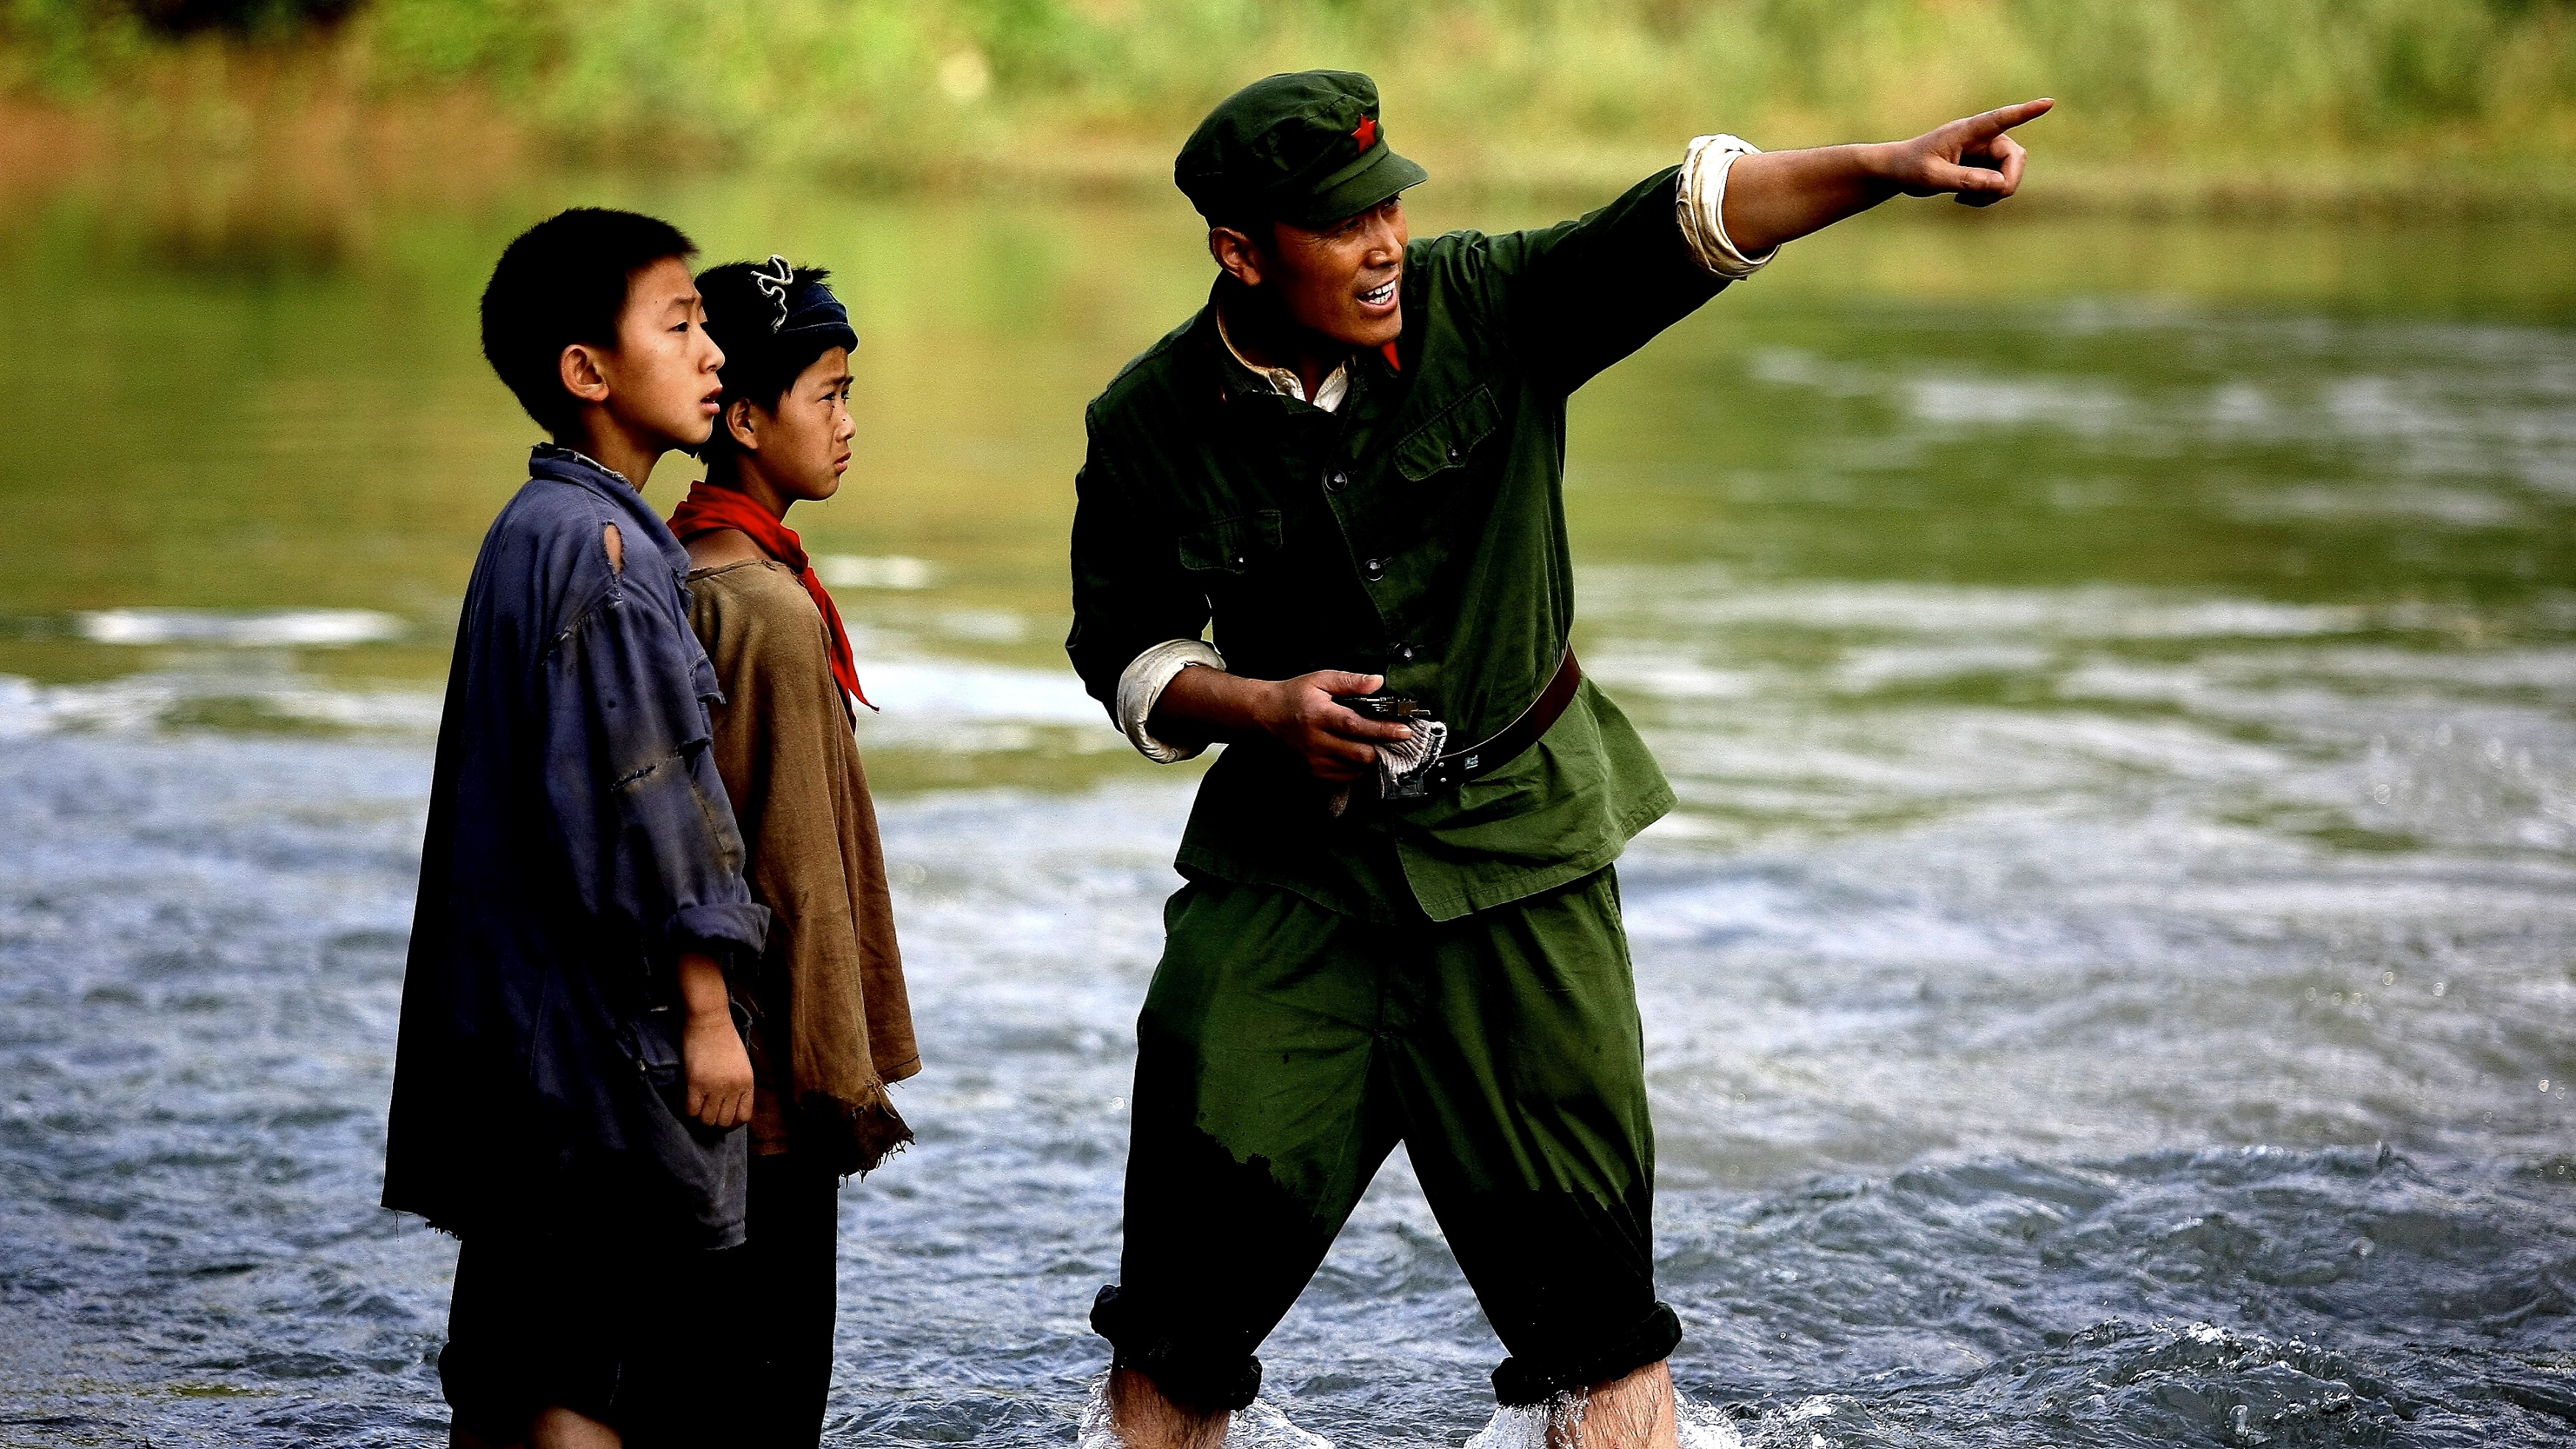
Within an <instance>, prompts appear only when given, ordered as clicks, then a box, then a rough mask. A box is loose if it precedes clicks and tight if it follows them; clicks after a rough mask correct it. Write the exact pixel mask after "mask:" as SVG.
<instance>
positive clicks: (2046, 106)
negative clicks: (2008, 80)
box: [1967, 97, 2057, 144]
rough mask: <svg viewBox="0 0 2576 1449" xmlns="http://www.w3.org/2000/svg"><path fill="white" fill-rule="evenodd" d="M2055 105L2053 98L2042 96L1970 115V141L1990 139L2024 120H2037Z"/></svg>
mask: <svg viewBox="0 0 2576 1449" xmlns="http://www.w3.org/2000/svg"><path fill="white" fill-rule="evenodd" d="M2056 106H2057V102H2056V100H2055V99H2054V98H2051V97H2042V98H2040V99H2039V100H2035V101H2024V102H2022V103H2021V104H2020V105H2017V106H2001V107H1998V108H1996V109H1994V110H1991V111H1987V112H1985V113H1984V114H1982V115H1976V116H1970V117H1969V118H1968V123H1967V124H1968V135H1969V138H1970V140H1971V143H1972V144H1973V143H1974V142H1977V141H1991V140H1993V139H1994V138H1995V137H1997V136H2000V135H2002V134H2003V133H2004V132H2006V131H2009V130H2011V129H2012V128H2013V127H2015V126H2018V125H2020V124H2022V123H2023V122H2024V121H2035V120H2038V119H2039V118H2040V117H2042V116H2045V115H2047V114H2048V113H2049V112H2050V111H2051V110H2053V109H2055V108H2056Z"/></svg>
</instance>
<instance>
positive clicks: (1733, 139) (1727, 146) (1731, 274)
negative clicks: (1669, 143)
mask: <svg viewBox="0 0 2576 1449" xmlns="http://www.w3.org/2000/svg"><path fill="white" fill-rule="evenodd" d="M1761 154H1762V148H1761V147H1759V146H1756V145H1754V144H1753V143H1752V142H1750V141H1747V140H1745V139H1743V138H1742V137H1740V136H1702V137H1699V138H1698V139H1696V140H1694V141H1692V142H1691V143H1690V151H1689V153H1688V154H1687V155H1685V156H1684V157H1683V158H1682V180H1681V187H1680V195H1679V197H1678V199H1677V201H1676V203H1675V204H1676V206H1677V207H1678V209H1679V210H1680V212H1681V223H1682V237H1683V239H1684V240H1686V241H1688V242H1689V243H1690V248H1691V252H1692V254H1693V255H1695V256H1697V257H1698V258H1699V264H1700V265H1701V266H1704V267H1706V268H1708V269H1709V270H1710V271H1712V272H1714V273H1716V274H1717V275H1719V276H1721V277H1724V278H1726V279H1727V280H1728V281H1731V282H1740V281H1743V280H1744V279H1745V278H1746V277H1749V276H1752V275H1753V274H1754V273H1755V272H1758V271H1760V270H1762V269H1763V268H1764V267H1767V266H1769V265H1770V264H1771V259H1772V258H1773V257H1776V256H1778V255H1780V249H1779V248H1778V247H1773V248H1772V249H1771V250H1769V251H1767V252H1764V253H1763V254H1762V255H1760V256H1758V257H1748V256H1746V255H1745V254H1744V253H1743V252H1741V251H1738V250H1736V246H1735V242H1734V241H1733V239H1731V238H1729V237H1728V236H1727V234H1726V173H1727V172H1728V171H1730V170H1733V169H1734V167H1735V159H1736V158H1737V157H1739V156H1759V155H1761Z"/></svg>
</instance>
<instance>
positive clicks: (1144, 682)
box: [1118, 639, 1225, 765]
mask: <svg viewBox="0 0 2576 1449" xmlns="http://www.w3.org/2000/svg"><path fill="white" fill-rule="evenodd" d="M1193 664H1197V665H1203V666H1205V667H1206V668H1209V669H1220V670H1221V669H1223V668H1225V656H1224V655H1222V654H1219V653H1217V652H1216V650H1215V649H1213V648H1211V647H1209V646H1208V644H1207V643H1206V641H1204V640H1200V639H1167V640H1165V641H1163V642H1162V643H1160V644H1157V645H1155V646H1154V647H1153V648H1151V649H1148V650H1146V651H1145V652H1144V653H1142V654H1139V655H1137V656H1136V657H1135V658H1134V659H1131V660H1129V661H1128V663H1127V667H1126V668H1125V669H1122V670H1120V671H1119V672H1118V727H1119V728H1120V729H1122V730H1125V731H1126V732H1127V739H1128V742H1129V743H1131V744H1133V745H1135V747H1136V753H1138V754H1140V755H1143V756H1144V757H1145V758H1146V759H1149V760H1151V761H1153V762H1154V763H1155V764H1158V765H1170V764H1176V763H1178V762H1180V761H1182V760H1186V759H1189V758H1191V757H1193V756H1195V755H1197V754H1199V753H1200V752H1201V751H1203V750H1205V749H1206V748H1207V746H1206V745H1203V744H1201V745H1189V746H1186V747H1184V746H1180V745H1171V744H1166V743H1164V742H1163V741H1161V740H1158V739H1156V738H1154V736H1153V733H1152V732H1151V731H1150V730H1148V729H1146V728H1145V722H1146V721H1147V720H1150V719H1152V718H1153V717H1154V706H1155V705H1157V704H1159V703H1161V702H1162V699H1163V691H1164V690H1166V689H1168V688H1170V687H1171V683H1172V681H1173V680H1174V679H1176V678H1179V677H1180V673H1181V671H1182V670H1184V669H1187V668H1189V667H1190V666H1191V665H1193Z"/></svg>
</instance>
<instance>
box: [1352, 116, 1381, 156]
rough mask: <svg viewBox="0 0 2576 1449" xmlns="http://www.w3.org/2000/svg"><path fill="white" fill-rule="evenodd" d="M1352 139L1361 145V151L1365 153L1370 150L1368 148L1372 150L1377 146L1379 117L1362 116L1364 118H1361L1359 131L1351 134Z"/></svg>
mask: <svg viewBox="0 0 2576 1449" xmlns="http://www.w3.org/2000/svg"><path fill="white" fill-rule="evenodd" d="M1351 139H1352V140H1354V141H1357V142H1359V143H1360V149H1361V150H1363V151H1365V150H1367V149H1368V148H1370V147H1371V146H1374V145H1376V144H1377V117H1375V116H1362V117H1360V124H1359V129H1357V130H1355V131H1353V132H1351Z"/></svg>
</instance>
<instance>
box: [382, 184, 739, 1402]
mask: <svg viewBox="0 0 2576 1449" xmlns="http://www.w3.org/2000/svg"><path fill="white" fill-rule="evenodd" d="M693 251H694V248H693V247H692V246H691V244H690V242H689V240H688V238H686V237H684V236H682V235H681V234H680V233H679V232H678V231H677V230H676V229H674V228H673V227H671V226H670V225H668V224H667V223H664V222H660V221H656V220H654V219H652V218H650V217H644V216H637V215H635V214H633V213H631V212H619V211H603V210H593V209H580V210H574V211H567V212H564V213H563V214H561V215H559V216H556V217H553V218H551V219H550V220H547V221H545V222H542V223H540V224H538V225H537V226H536V227H534V228H532V229H530V230H529V231H528V232H527V233H526V234H525V235H523V236H521V237H519V239H518V240H516V241H514V242H512V243H511V244H510V246H509V248H508V250H506V251H505V252H503V254H502V256H501V261H500V264H499V265H498V266H497V267H496V268H495V269H494V271H493V274H492V281H491V284H490V286H489V287H488V288H487V289H486V291H485V292H484V294H483V306H482V321H483V350H484V355H485V356H486V357H487V358H488V359H490V361H491V363H492V367H493V370H494V371H496V372H498V373H499V374H500V375H501V379H502V381H503V382H505V383H507V384H508V385H509V387H510V390H511V391H512V392H513V393H515V394H516V395H517V396H518V399H519V402H520V403H521V405H522V406H524V407H525V408H526V409H527V411H528V414H529V416H531V417H533V418H535V419H536V421H537V422H538V423H539V424H540V425H541V426H543V427H544V428H545V429H546V430H547V432H549V433H550V434H552V436H553V439H554V441H553V442H551V443H546V444H541V445H539V446H538V447H537V448H536V450H535V452H534V454H533V456H532V457H531V459H530V461H529V465H528V471H529V480H528V482H527V484H526V486H524V487H522V488H521V489H520V490H519V492H518V494H517V496H515V497H514V498H512V499H511V501H510V503H509V504H508V506H507V507H505V508H503V509H502V510H501V514H500V517H499V518H498V519H496V520H495V521H494V522H493V524H492V529H491V532H490V533H489V534H487V535H486V536H485V538H484V541H483V548H482V552H481V554H480V555H479V556H478V557H477V558H476V560H475V564H474V575H473V580H472V582H471V583H470V584H469V585H468V586H467V589H466V596H465V606H464V616H463V619H462V620H461V621H460V623H459V625H458V628H457V636H456V657H455V661H454V664H453V665H452V667H451V669H450V672H449V675H448V684H447V703H446V711H445V715H444V717H443V719H442V721H441V723H440V727H439V738H438V756H437V765H436V770H435V774H434V776H433V778H432V781H431V790H430V810H429V829H428V835H427V839H426V841H425V843H424V845H423V847H422V852H421V875H420V896H419V902H418V905H417V908H416V912H415V915H414V918H413V924H412V938H411V957H410V962H409V966H408V968H407V971H406V975H405V978H404V983H403V1010H402V1028H401V1037H400V1042H399V1045H398V1047H397V1051H396V1058H395V1067H394V1091H393V1106H392V1112H391V1119H390V1121H389V1123H388V1127H387V1142H386V1151H385V1193H384V1204H385V1206H386V1207H389V1208H393V1209H396V1210H398V1211H402V1212H411V1213H418V1214H420V1215H421V1216H422V1217H424V1218H426V1219H428V1220H429V1222H430V1223H431V1224H432V1225H433V1226H435V1227H438V1228H440V1229H443V1230H445V1231H448V1232H451V1233H454V1234H456V1235H457V1236H459V1237H460V1238H462V1239H463V1240H464V1248H463V1251H462V1252H461V1253H460V1255H459V1258H458V1263H457V1273H456V1289H455V1296H454V1299H453V1301H452V1303H451V1305H450V1308H449V1322H448V1341H447V1345H446V1348H445V1349H444V1351H443V1352H442V1353H441V1354H440V1356H439V1377H440V1382H441V1386H442V1388H443V1390H444V1392H445V1394H446V1397H447V1400H448V1403H449V1404H450V1406H451V1407H452V1408H453V1410H454V1428H453V1430H452V1435H453V1442H455V1443H457V1444H462V1445H478V1446H479V1445H487V1444H491V1445H498V1444H517V1443H527V1444H532V1445H539V1446H571V1445H586V1446H587V1445H616V1444H618V1443H620V1442H621V1436H622V1437H623V1438H624V1439H626V1440H638V1439H640V1438H642V1437H643V1436H644V1434H645V1433H646V1432H647V1431H649V1432H650V1434H651V1435H653V1436H655V1437H669V1438H672V1439H673V1440H675V1441H688V1440H703V1438H704V1436H705V1432H706V1431H705V1429H704V1428H703V1427H702V1420H703V1417H704V1414H705V1410H706V1406H707V1401H709V1400H710V1399H712V1398H713V1390H714V1388H715V1387H716V1386H717V1385H720V1384H721V1383H723V1382H724V1375H723V1373H722V1370H721V1366H720V1361H721V1359H722V1345H723V1343H724V1341H725V1338H726V1335H725V1334H724V1333H723V1332H721V1331H714V1332H711V1331H710V1329H709V1326H708V1324H707V1322H706V1320H707V1319H708V1317H709V1316H710V1314H709V1313H708V1311H707V1309H708V1306H709V1305H710V1304H712V1303H714V1302H715V1301H716V1300H717V1297H718V1295H717V1292H716V1284H717V1282H718V1274H717V1272H716V1262H717V1260H718V1259H719V1254H717V1252H716V1251H715V1250H719V1249H725V1248H730V1247H734V1246H736V1245H738V1244H740V1243H741V1242H742V1240H743V1209H744V1183H745V1173H746V1163H745V1157H746V1150H745V1149H746V1143H745V1134H744V1132H743V1131H742V1130H741V1128H742V1124H743V1123H744V1122H745V1121H746V1120H748V1118H749V1116H750V1114H751V1106H752V1086H753V1083H752V1072H751V1063H750V1059H749V1056H748V1054H747V1052H746V1051H745V1048H744V1043H743V1038H742V1036H741V1028H740V1024H739V1023H738V1022H737V1020H736V1018H735V1015H734V1011H733V1007H732V1005H731V1002H730V999H729V992H728V988H727V983H726V971H727V969H728V968H729V967H730V966H731V965H732V964H733V963H736V962H743V963H748V962H750V961H752V960H755V959H757V957H758V955H759V953H760V950H761V947H762V944H763V941H764V940H765V938H766V936H767V933H768V926H769V913H768V912H767V911H766V910H764V909H763V908H762V907H760V906H759V905H757V904H755V903H754V902H753V901H752V898H751V893H750V890H749V888H748V887H747V886H746V885H745V883H744V880H743V874H742V871H743V843H742V838H741V835H740V833H739V831H738V830H737V829H736V827H735V824H734V817H733V811H732V809H731V807H730V806H729V805H728V804H727V802H726V797H725V789H724V782H723V781H722V780H721V779H720V778H719V777H718V775H717V773H716V768H715V763H714V761H713V760H712V759H711V758H710V757H709V755H708V752H707V745H708V741H709V738H710V734H711V731H710V728H709V720H708V709H707V706H708V702H709V701H710V700H712V699H715V698H716V697H717V688H716V683H715V675H714V672H713V670H712V669H711V668H710V667H709V665H708V663H707V657H706V654H705V652H704V651H703V650H702V649H700V648H699V646H698V642H697V639H696V637H695V636H694V635H693V634H692V633H691V632H690V628H689V612H688V605H687V601H686V596H685V594H684V592H683V590H682V586H681V579H682V577H683V576H684V575H685V574H686V572H687V570H688V568H689V556H688V554H687V552H686V551H685V550H683V549H682V548H681V547H680V545H679V542H678V541H677V540H676V539H674V538H673V537H672V536H671V532H670V530H669V529H668V528H667V527H665V526H664V524H663V522H662V520H661V518H660V517H659V516H658V515H657V514H656V513H655V512H654V510H653V509H652V508H650V507H648V506H646V504H645V502H644V499H643V495H642V493H641V491H640V490H641V488H642V486H643V483H644V481H645V479H646V478H647V477H648V476H649V475H650V474H651V472H652V469H653V465H654V463H655V462H656V461H657V460H659V459H660V457H661V456H662V454H664V453H666V452H669V451H671V450H673V449H688V448H695V447H696V446H697V445H699V444H701V443H704V442H705V441H706V440H707V437H708V434H709V432H710V430H711V429H712V427H713V425H714V421H715V417H716V411H717V400H718V398H719V396H720V395H721V393H722V384H721V382H720V380H719V378H718V375H717V369H718V368H720V367H721V366H722V365H723V363H724V354H723V353H722V352H721V351H720V350H719V349H718V348H717V346H716V344H715V342H714V340H713V339H712V338H710V337H709V336H708V335H707V332H706V327H705V321H706V317H705V310H704V307H703V306H702V304H701V301H700V298H699V295H698V289H697V286H696V284H695V283H694V282H693V281H692V279H691V277H690V274H689V268H688V258H689V256H690V255H691V254H692V252H693Z"/></svg>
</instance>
